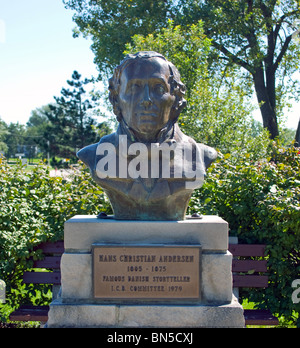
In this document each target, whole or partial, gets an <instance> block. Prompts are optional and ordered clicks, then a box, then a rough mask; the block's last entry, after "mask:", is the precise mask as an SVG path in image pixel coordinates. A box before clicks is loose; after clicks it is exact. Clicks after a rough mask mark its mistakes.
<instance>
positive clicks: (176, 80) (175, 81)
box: [108, 51, 186, 123]
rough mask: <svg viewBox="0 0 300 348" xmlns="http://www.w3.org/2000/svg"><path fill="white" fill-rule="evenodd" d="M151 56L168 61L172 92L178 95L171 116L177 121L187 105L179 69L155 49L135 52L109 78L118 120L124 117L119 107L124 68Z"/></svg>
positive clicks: (111, 97) (110, 98)
mask: <svg viewBox="0 0 300 348" xmlns="http://www.w3.org/2000/svg"><path fill="white" fill-rule="evenodd" d="M149 58H161V59H163V60H164V61H165V62H167V64H168V66H169V69H170V79H169V83H170V86H171V94H172V95H174V96H175V97H176V99H175V102H174V105H173V107H172V110H171V118H172V119H173V122H174V123H175V122H176V121H177V119H178V117H179V115H180V112H181V110H182V109H183V108H184V107H185V106H186V100H185V99H184V95H185V91H186V88H185V85H184V84H183V83H182V82H181V79H180V73H179V71H178V69H177V68H176V67H175V65H173V64H172V63H171V62H169V61H168V60H167V59H166V58H165V57H164V56H163V55H162V54H160V53H157V52H154V51H141V52H138V53H135V54H128V55H127V56H126V57H125V58H124V59H123V60H122V62H121V63H120V65H118V66H117V67H116V68H115V70H114V74H113V76H112V77H111V78H110V79H109V87H108V89H109V101H110V102H111V104H112V106H113V111H114V114H115V115H116V116H117V120H118V121H119V122H120V121H121V120H122V118H123V116H122V112H121V109H120V107H119V90H120V79H121V75H122V72H123V70H124V69H125V68H126V67H127V66H128V65H130V64H131V63H132V62H134V61H135V60H137V59H149Z"/></svg>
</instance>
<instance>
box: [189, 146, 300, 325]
mask: <svg viewBox="0 0 300 348" xmlns="http://www.w3.org/2000/svg"><path fill="white" fill-rule="evenodd" d="M269 153H270V155H269V158H265V159H264V160H260V161H257V160H255V161H254V160H253V158H252V156H251V155H250V154H247V153H244V154H243V153H242V152H241V153H240V154H239V156H233V155H229V154H228V155H225V156H222V155H221V154H220V158H219V160H218V161H217V162H216V163H215V164H214V165H213V166H212V167H211V168H210V169H209V173H208V177H207V179H206V182H205V184H204V186H203V187H202V188H201V189H200V190H197V191H196V192H195V194H194V196H193V198H192V200H191V202H190V212H191V213H192V212H194V211H196V210H198V211H199V206H200V210H201V212H202V214H217V215H219V216H221V217H222V218H224V219H225V220H226V221H227V222H228V223H229V228H230V235H235V236H238V238H239V242H240V243H262V244H266V245H267V251H266V254H267V256H268V267H269V281H270V283H269V287H268V288H266V289H264V290H262V289H249V290H243V292H241V295H242V298H248V299H249V300H250V301H254V302H256V303H258V305H259V307H260V308H269V309H270V310H271V311H272V312H273V313H275V314H278V315H283V316H285V318H286V319H287V320H295V312H294V311H296V312H298V313H299V311H300V305H299V304H297V305H296V304H293V302H292V292H293V290H294V289H293V288H292V287H291V283H292V281H293V280H294V279H297V278H300V154H299V149H296V148H294V147H289V148H282V147H281V146H280V145H278V144H277V143H273V144H272V145H271V148H270V149H269Z"/></svg>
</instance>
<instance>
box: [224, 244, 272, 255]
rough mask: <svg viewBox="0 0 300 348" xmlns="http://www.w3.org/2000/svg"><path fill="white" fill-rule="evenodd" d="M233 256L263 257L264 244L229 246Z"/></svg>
mask: <svg viewBox="0 0 300 348" xmlns="http://www.w3.org/2000/svg"><path fill="white" fill-rule="evenodd" d="M228 249H229V251H230V252H231V254H232V255H233V256H253V257H255V256H260V257H263V256H265V249H266V246H265V244H229V248H228Z"/></svg>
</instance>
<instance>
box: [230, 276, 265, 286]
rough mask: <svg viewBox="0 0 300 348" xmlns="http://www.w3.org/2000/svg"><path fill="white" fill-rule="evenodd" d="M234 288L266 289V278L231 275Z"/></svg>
mask: <svg viewBox="0 0 300 348" xmlns="http://www.w3.org/2000/svg"><path fill="white" fill-rule="evenodd" d="M232 278H233V287H234V288H267V287H268V276H261V275H258V276H257V275H237V274H233V276H232Z"/></svg>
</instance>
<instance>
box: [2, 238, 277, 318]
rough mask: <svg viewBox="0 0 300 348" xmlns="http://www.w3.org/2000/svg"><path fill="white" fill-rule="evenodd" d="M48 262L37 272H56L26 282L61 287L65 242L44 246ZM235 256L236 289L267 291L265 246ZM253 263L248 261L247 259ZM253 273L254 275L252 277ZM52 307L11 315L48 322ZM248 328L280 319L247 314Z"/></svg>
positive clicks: (237, 248) (234, 249)
mask: <svg viewBox="0 0 300 348" xmlns="http://www.w3.org/2000/svg"><path fill="white" fill-rule="evenodd" d="M37 249H42V250H43V253H44V255H45V258H44V259H43V260H40V261H35V262H34V265H33V268H47V269H48V270H52V271H53V272H40V271H39V272H24V275H23V281H24V283H29V284H53V285H57V286H59V285H60V259H61V255H62V254H63V252H64V245H63V241H59V242H56V243H42V244H41V245H40V246H39V247H38V248H37ZM229 251H230V252H231V253H232V254H233V257H234V258H233V262H232V272H233V287H234V288H266V287H268V276H267V275H266V274H265V273H266V272H267V261H266V260H255V259H253V258H256V257H258V258H262V257H264V256H265V245H258V244H230V245H229ZM249 257H250V258H251V259H247V258H249ZM249 272H251V274H249ZM48 311H49V306H21V307H20V308H19V309H17V310H15V311H14V312H13V313H11V314H10V317H9V319H10V320H11V321H41V322H47V320H48ZM244 316H245V323H246V325H278V319H277V318H276V317H274V316H273V315H272V314H271V312H270V311H267V310H256V309H251V310H245V311H244Z"/></svg>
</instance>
